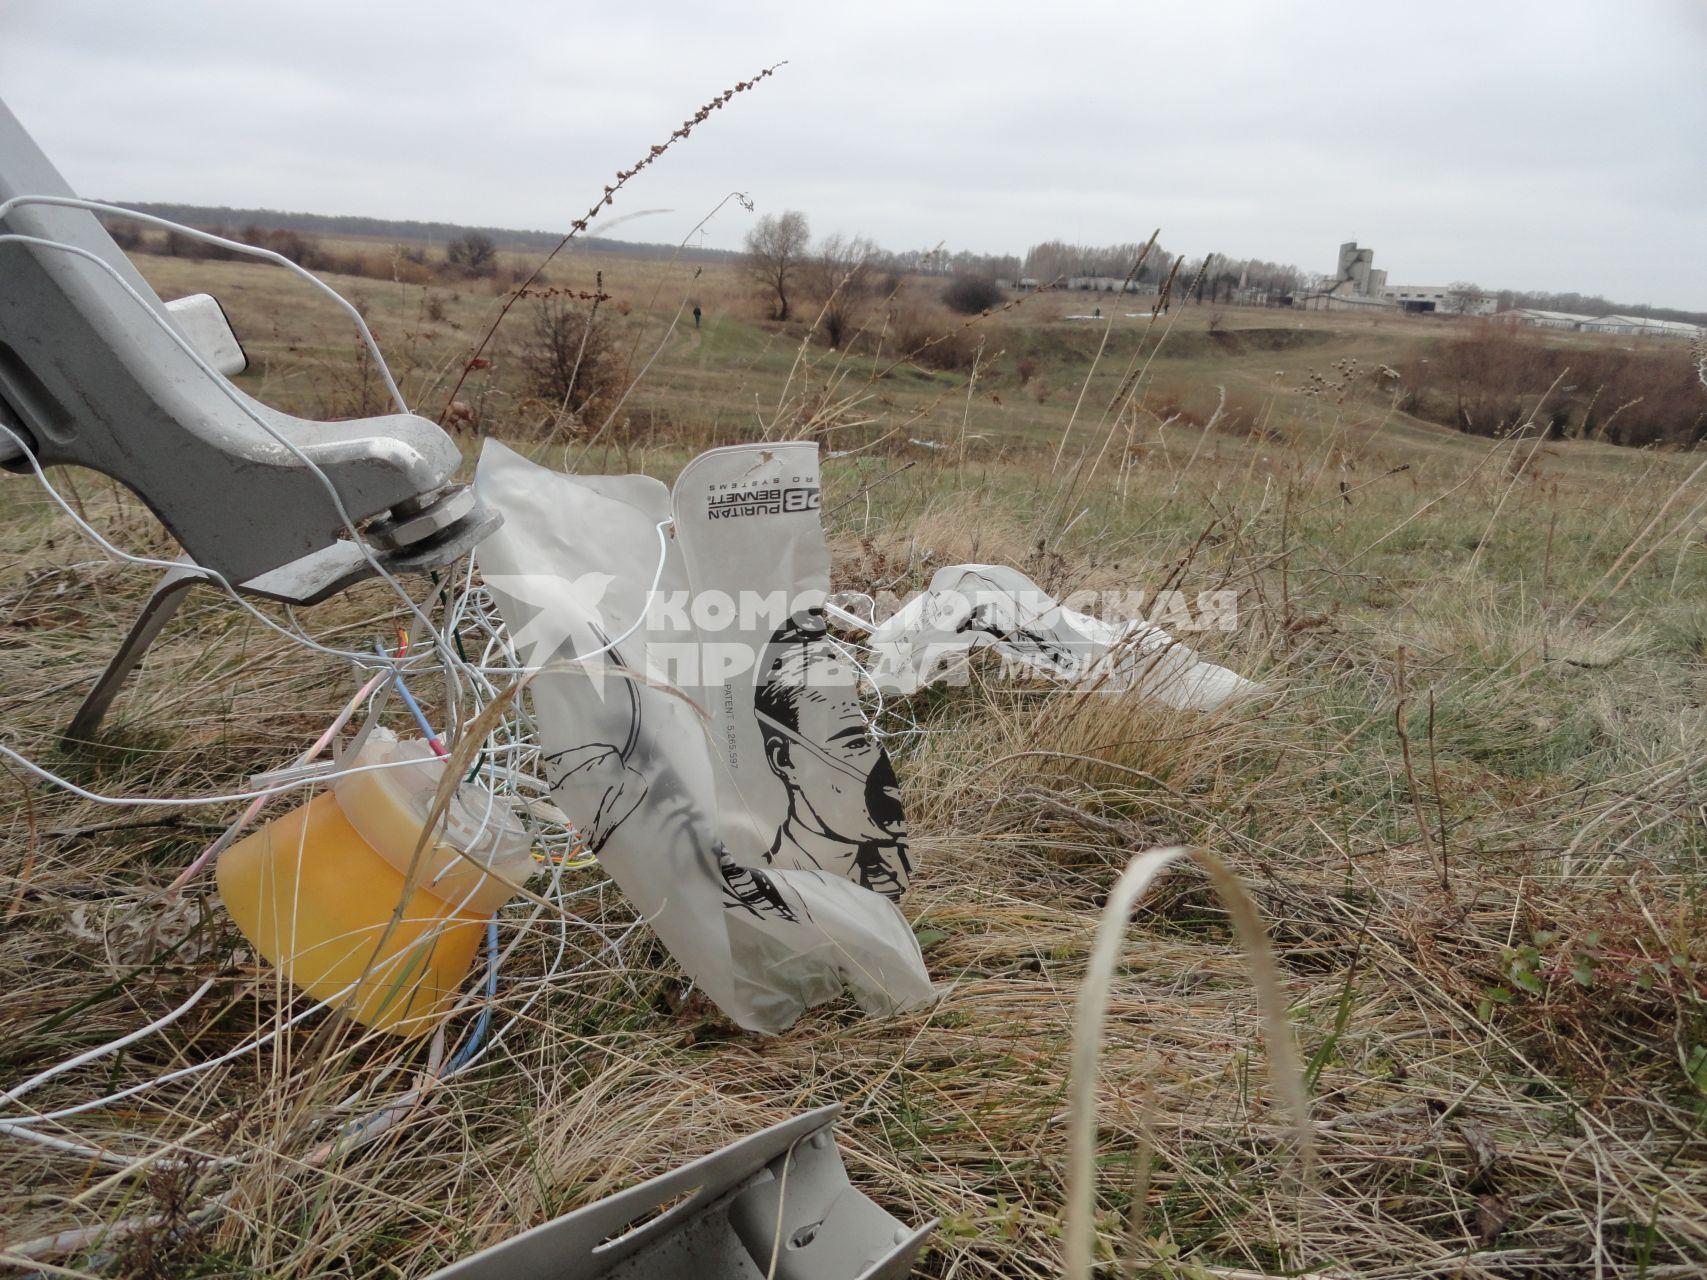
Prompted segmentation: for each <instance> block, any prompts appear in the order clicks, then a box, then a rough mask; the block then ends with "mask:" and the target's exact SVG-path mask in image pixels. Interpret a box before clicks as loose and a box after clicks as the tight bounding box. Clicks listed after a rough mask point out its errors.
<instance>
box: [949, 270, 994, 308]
mask: <svg viewBox="0 0 1707 1280" xmlns="http://www.w3.org/2000/svg"><path fill="white" fill-rule="evenodd" d="M1006 300H1007V295H1006V294H1005V293H1003V292H1002V286H1001V285H999V284H997V283H996V281H995V278H994V277H993V276H957V277H956V278H955V279H954V280H952V281H950V282H949V285H948V288H946V289H944V290H943V291H942V301H943V305H944V306H946V307H948V308H949V310H951V311H958V312H959V313H960V314H961V315H963V316H975V315H978V314H979V313H980V312H983V311H988V310H989V309H990V308H991V307H997V306H1000V305H1001V304H1002V303H1003V302H1005V301H1006Z"/></svg>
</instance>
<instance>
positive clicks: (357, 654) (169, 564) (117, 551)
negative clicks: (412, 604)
mask: <svg viewBox="0 0 1707 1280" xmlns="http://www.w3.org/2000/svg"><path fill="white" fill-rule="evenodd" d="M0 432H5V434H6V435H7V436H8V437H9V438H10V439H11V440H12V441H13V442H14V443H16V444H17V445H18V447H19V448H20V449H22V450H23V455H24V461H25V462H27V463H29V465H30V470H31V471H32V472H34V474H35V477H36V479H37V480H38V481H39V482H40V483H41V486H42V488H43V489H44V490H45V491H46V492H47V495H48V497H49V498H51V499H53V502H54V505H56V506H57V507H58V508H59V509H60V510H61V511H63V512H64V513H65V514H66V515H67V516H69V517H70V518H71V522H72V523H73V524H75V525H76V526H77V528H78V529H79V530H80V531H81V532H82V533H83V534H84V535H85V536H87V537H88V538H89V539H91V540H92V541H93V542H94V543H95V544H96V545H97V546H98V547H100V548H101V549H102V550H103V551H106V552H109V553H110V554H112V555H114V556H117V557H118V558H119V559H120V560H124V561H127V562H128V563H130V564H136V565H141V566H143V567H144V568H149V569H168V570H171V569H188V568H191V567H192V566H191V565H187V564H185V563H184V562H183V561H181V560H157V559H155V558H154V557H153V556H142V555H137V554H136V553H134V552H131V551H126V550H125V549H124V548H122V547H118V546H114V545H113V544H112V543H111V542H109V541H107V539H106V538H105V537H103V536H102V534H101V531H100V530H99V529H97V528H95V526H94V525H92V524H90V523H89V522H88V521H87V520H85V519H84V518H83V517H82V516H80V515H78V514H77V512H76V510H75V509H74V508H73V507H72V505H71V504H70V503H69V502H67V501H66V499H65V495H64V494H62V493H60V491H59V490H58V489H57V488H55V487H54V484H53V482H52V481H51V480H49V479H48V478H47V472H45V471H44V470H42V465H41V462H40V461H39V460H38V459H37V458H36V455H35V453H34V451H33V450H31V448H30V446H29V442H28V441H26V440H25V439H24V438H23V437H22V436H20V435H19V434H18V433H17V432H16V431H13V430H12V428H11V427H9V426H7V425H6V424H5V423H4V422H0ZM193 567H194V568H195V570H196V571H197V572H198V573H202V574H206V575H207V577H208V578H209V579H211V580H212V581H213V583H214V584H215V585H216V586H219V587H223V588H224V589H225V590H226V591H227V592H228V593H230V595H231V598H232V599H233V600H235V601H236V602H237V603H238V605H239V606H241V607H242V608H243V609H244V610H245V611H246V612H248V613H249V614H251V615H253V616H254V617H255V618H257V619H258V620H259V621H260V622H261V623H262V624H263V625H265V626H267V627H268V628H270V629H271V630H273V631H276V632H278V633H279V634H280V635H281V636H283V637H285V639H287V640H290V641H292V642H293V643H296V644H300V645H303V646H305V647H307V648H310V649H314V650H316V651H318V652H320V653H324V654H328V655H330V656H331V657H334V658H340V659H343V660H345V661H349V662H358V661H360V662H369V663H373V662H378V661H383V660H382V659H380V658H379V655H377V654H375V653H374V652H373V650H371V649H367V650H354V649H332V648H329V647H327V646H326V645H323V644H321V643H320V642H319V641H317V640H314V639H312V638H310V637H309V636H307V635H304V634H303V633H301V632H300V631H292V630H291V629H290V628H289V627H284V626H280V625H279V624H278V623H277V622H276V621H274V620H273V619H272V618H270V617H268V616H267V615H266V614H265V613H263V612H262V611H261V610H260V609H257V608H256V607H255V606H254V605H253V604H251V603H250V602H249V601H248V600H246V599H245V598H244V597H243V596H242V595H241V594H240V593H239V592H238V591H237V589H236V588H235V587H233V586H232V585H231V582H230V580H229V579H227V578H226V577H225V576H224V575H223V574H221V573H219V572H218V571H217V570H214V569H207V568H203V567H202V566H201V565H194V566H193Z"/></svg>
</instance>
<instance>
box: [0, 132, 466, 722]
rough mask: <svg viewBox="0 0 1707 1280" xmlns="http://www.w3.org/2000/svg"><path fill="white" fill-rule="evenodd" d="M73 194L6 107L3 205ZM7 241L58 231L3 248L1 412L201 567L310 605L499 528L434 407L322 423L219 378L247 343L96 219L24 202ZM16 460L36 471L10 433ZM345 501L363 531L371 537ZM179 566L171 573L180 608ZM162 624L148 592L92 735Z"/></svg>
mask: <svg viewBox="0 0 1707 1280" xmlns="http://www.w3.org/2000/svg"><path fill="white" fill-rule="evenodd" d="M71 195H72V192H71V189H70V187H68V186H67V185H66V183H65V180H64V179H63V178H61V177H60V175H59V174H58V173H57V172H56V171H55V169H54V168H53V166H52V164H51V163H49V161H48V159H47V157H46V156H45V155H43V154H42V152H41V149H40V148H39V147H37V146H36V144H35V141H34V140H33V139H32V138H31V137H30V135H29V134H28V133H27V132H26V131H25V130H24V128H23V126H22V125H20V124H19V123H18V121H17V119H16V117H14V116H13V115H12V113H11V112H10V111H9V110H8V109H7V108H6V106H5V104H4V103H3V102H0V204H3V203H4V202H6V201H8V200H11V199H13V198H14V197H18V196H49V197H53V196H61V197H64V196H71ZM0 235H13V236H27V237H32V238H34V239H35V240H37V241H46V242H49V243H47V244H40V243H37V244H31V243H20V242H19V241H16V240H12V241H5V240H0V423H4V424H5V425H6V426H7V427H8V428H9V430H10V431H11V432H12V433H15V434H16V435H17V436H19V437H21V439H22V440H23V446H24V447H25V448H27V449H28V450H29V452H30V453H32V454H33V455H34V457H35V459H36V461H37V462H39V463H40V464H42V465H43V466H49V465H53V464H55V463H71V464H76V465H78V466H85V467H90V468H93V469H94V470H96V471H100V472H102V473H104V474H106V475H109V476H111V477H112V478H113V479H115V480H118V481H119V482H121V483H122V484H124V485H126V486H127V487H129V488H130V489H132V490H134V491H135V492H136V493H137V495H138V496H139V497H141V498H142V500H143V501H144V502H145V503H147V504H148V506H149V508H150V509H151V510H152V511H153V512H154V514H155V515H156V516H158V517H159V518H160V521H161V523H162V524H164V525H165V526H166V528H167V529H168V530H170V532H171V533H172V536H173V537H175V538H176V539H177V540H178V542H179V543H180V544H181V545H182V546H183V548H184V550H185V552H187V553H188V555H189V558H190V560H191V561H192V562H193V564H194V566H195V568H197V569H199V570H201V571H203V572H202V573H201V575H200V576H201V577H203V578H207V577H209V576H210V575H209V573H208V572H207V571H211V573H212V574H217V575H218V576H220V577H223V578H224V579H225V580H226V581H228V582H230V583H232V584H234V585H236V586H237V587H238V588H239V589H240V590H243V591H245V592H249V593H251V594H255V595H259V596H263V597H266V598H271V599H278V600H286V601H289V602H291V603H299V604H307V603H312V602H313V601H314V600H318V599H323V598H324V597H325V596H326V595H328V594H330V593H332V592H334V591H338V590H341V589H342V588H343V587H345V586H348V585H349V584H350V583H351V582H353V581H355V580H357V579H359V578H362V577H366V576H370V575H372V574H374V573H377V572H378V568H377V567H376V566H383V567H384V568H385V570H386V571H387V572H392V571H405V570H408V571H415V570H425V569H432V568H438V567H440V566H443V565H445V564H448V563H450V562H451V561H453V560H455V559H457V558H459V557H460V556H462V555H464V554H466V553H467V552H468V550H470V549H471V548H472V547H473V546H474V544H475V543H477V542H478V541H479V540H480V539H481V538H482V537H484V536H485V535H486V534H487V533H489V532H490V531H491V530H492V529H493V528H495V527H496V526H497V522H498V517H497V516H496V515H495V514H494V513H492V512H490V511H488V510H486V509H485V508H483V507H481V506H479V505H478V504H476V503H475V502H474V501H473V500H472V496H471V495H470V494H468V493H467V491H466V489H465V487H464V486H460V485H455V484H453V483H452V477H453V475H454V473H455V471H456V469H457V467H458V466H459V465H460V463H461V462H462V455H461V453H460V452H459V451H458V449H457V447H456V445H455V443H454V442H453V441H452V440H451V439H450V437H449V436H447V435H446V434H445V433H444V432H443V431H442V430H440V429H439V427H438V426H437V425H436V424H434V423H432V422H429V421H427V420H426V419H425V418H420V417H417V416H415V415H413V414H408V413H396V414H390V415H387V416H384V417H376V418H364V419H360V420H357V421H351V422H311V421H308V420H306V419H302V418H296V417H292V416H291V415H289V414H286V413H281V412H279V411H277V410H275V409H271V408H268V407H267V406H266V405H264V404H262V403H260V402H259V401H257V400H254V399H252V398H251V397H249V396H247V395H245V394H244V393H243V392H242V391H241V390H239V389H238V388H237V387H235V386H234V385H232V384H231V383H230V382H228V381H226V379H225V377H223V376H220V374H221V373H230V372H236V371H237V370H238V369H240V368H241V367H242V364H241V363H240V361H241V360H242V359H243V355H242V348H241V345H240V344H238V343H237V341H236V338H235V335H233V334H232V333H231V328H230V325H229V324H227V323H226V322H225V318H224V315H223V312H220V310H219V305H218V303H217V302H214V301H213V299H211V298H206V297H205V295H202V296H199V297H197V298H191V299H186V300H182V301H180V302H179V303H175V304H166V303H163V302H161V301H160V299H159V297H158V296H157V295H156V294H155V293H154V291H153V290H152V289H151V288H149V286H148V284H147V282H146V281H145V280H144V279H143V278H142V276H141V275H140V274H139V273H138V272H137V270H136V268H135V267H134V266H132V264H131V262H130V260H129V259H128V258H126V257H125V255H124V254H123V253H122V252H120V250H119V248H118V246H117V245H116V244H114V243H113V240H112V237H111V236H109V235H108V234H107V233H106V231H105V229H103V227H102V226H101V224H100V222H99V221H98V220H97V219H96V218H95V216H94V214H92V213H90V212H88V211H87V210H83V209H75V208H67V207H64V206H58V205H50V204H34V203H26V204H19V205H16V206H14V207H13V208H12V209H11V210H10V212H8V213H7V214H6V215H5V217H4V218H3V219H0ZM53 245H58V246H71V247H72V248H73V249H77V250H82V251H83V252H84V253H85V254H87V255H90V256H92V257H93V258H94V259H96V260H98V261H91V260H90V257H87V256H79V254H78V253H75V252H67V251H66V250H65V249H63V248H54V247H50V246H53ZM102 264H104V265H102ZM127 286H128V288H127ZM179 339H182V345H181V344H180V341H179ZM186 346H188V347H189V350H186V349H185V348H186ZM192 352H194V353H195V354H192ZM197 355H199V356H200V357H201V361H202V362H205V364H206V365H207V366H208V367H204V364H203V363H202V362H198V360H197V358H196V356H197ZM210 369H211V370H212V371H213V372H210ZM287 442H288V443H287ZM0 467H5V468H7V469H9V470H13V471H23V470H28V469H29V468H28V466H27V459H25V458H24V457H23V456H22V455H21V453H20V451H19V447H18V445H17V444H16V443H15V442H14V441H13V440H12V438H11V436H10V435H6V434H3V433H0ZM334 493H335V494H336V500H335V499H334V496H333V495H334ZM339 502H341V503H342V504H343V507H344V511H345V513H347V514H348V516H349V518H350V520H351V521H354V522H356V523H357V524H358V525H364V526H365V527H364V528H362V529H360V530H358V532H357V535H356V537H358V538H359V539H360V541H356V540H354V539H352V536H351V533H350V530H349V528H348V526H347V525H346V522H345V520H344V518H343V515H341V514H340V513H339V511H338V503H339ZM370 522H371V523H370ZM182 577H183V575H172V576H171V577H170V578H169V579H168V581H167V582H165V583H162V591H163V592H164V595H165V600H166V603H165V604H164V606H163V610H164V614H165V615H169V614H170V611H171V608H172V607H173V606H174V604H175V602H176V600H177V599H178V598H179V597H180V596H181V594H182V588H181V585H180V583H181V580H182ZM164 621H165V617H164V616H162V605H161V604H160V603H159V601H158V600H156V601H151V602H150V609H149V614H148V615H145V617H144V619H143V620H142V622H140V623H139V624H138V626H137V628H135V629H134V630H133V631H132V635H131V639H130V641H127V645H126V649H125V650H124V651H121V653H120V654H119V655H118V657H117V658H115V660H114V665H113V667H112V668H109V670H108V675H107V677H106V678H104V679H103V681H102V684H101V685H98V686H97V688H96V690H95V693H94V694H92V695H91V698H90V701H89V702H87V703H85V706H84V709H83V712H82V713H80V714H79V717H78V722H79V725H80V727H81V728H82V729H83V730H84V731H87V730H89V729H92V728H93V727H94V725H95V724H96V723H98V722H99V720H100V716H101V714H102V712H104V711H105V709H106V702H107V701H110V699H111V695H112V693H113V692H116V689H117V681H115V680H113V679H112V677H113V676H114V674H115V672H116V674H117V679H118V680H120V681H122V679H123V675H124V671H126V670H128V669H129V668H130V667H131V666H134V665H135V663H136V661H137V659H138V658H140V656H141V650H142V649H144V648H146V647H147V642H148V640H150V639H152V637H153V634H154V632H156V631H158V629H159V626H160V625H162V624H163V623H164ZM121 668H122V669H121ZM103 689H104V690H105V696H104V698H103V697H102V696H101V695H102V692H103Z"/></svg>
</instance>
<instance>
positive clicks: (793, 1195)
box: [429, 1106, 936, 1280]
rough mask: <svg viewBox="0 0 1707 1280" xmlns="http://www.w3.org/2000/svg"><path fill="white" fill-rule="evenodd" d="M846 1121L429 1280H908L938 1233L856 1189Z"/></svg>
mask: <svg viewBox="0 0 1707 1280" xmlns="http://www.w3.org/2000/svg"><path fill="white" fill-rule="evenodd" d="M840 1114H841V1107H840V1106H829V1107H821V1108H820V1109H818V1110H817V1111H810V1112H807V1113H806V1114H805V1115H803V1116H796V1117H795V1118H794V1119H792V1120H786V1121H784V1122H783V1123H782V1124H779V1125H776V1126H774V1127H772V1128H769V1129H766V1130H764V1131H763V1132H760V1133H755V1134H752V1135H751V1136H749V1137H746V1138H742V1139H740V1140H739V1141H738V1142H734V1143H731V1144H730V1145H729V1146H727V1147H724V1148H723V1149H722V1150H721V1151H714V1152H712V1153H711V1154H710V1155H708V1156H702V1157H701V1158H700V1159H698V1160H695V1161H693V1162H692V1163H691V1164H686V1165H683V1166H682V1167H681V1168H679V1169H674V1170H671V1171H670V1172H669V1173H666V1174H661V1175H660V1176H658V1177H656V1178H653V1179H652V1180H651V1181H649V1182H643V1183H641V1184H640V1185H639V1186H637V1187H631V1188H630V1189H629V1190H627V1191H621V1192H618V1193H617V1194H616V1195H614V1196H610V1197H608V1198H607V1199H604V1200H600V1201H599V1202H598V1203H597V1204H590V1205H588V1206H587V1207H586V1208H584V1209H577V1210H576V1211H575V1212H574V1213H570V1214H566V1215H565V1216H563V1217H561V1218H557V1219H555V1220H553V1221H551V1222H547V1223H545V1224H544V1225H543V1226H538V1227H535V1228H534V1229H533V1230H531V1231H525V1232H523V1233H522V1234H521V1235H519V1236H517V1237H515V1239H513V1240H506V1241H505V1242H504V1243H502V1244H499V1245H494V1246H493V1247H492V1248H490V1249H487V1250H484V1251H483V1252H481V1253H477V1254H475V1255H474V1256H473V1257H470V1258H465V1259H463V1260H462V1261H461V1262H458V1263H455V1264H453V1265H451V1266H449V1267H446V1268H445V1269H444V1270H443V1271H439V1272H436V1273H435V1274H434V1275H433V1276H432V1277H430V1278H429V1280H765V1277H767V1276H769V1277H773V1278H774V1280H899V1278H900V1277H903V1276H907V1275H910V1274H912V1270H913V1260H914V1258H915V1257H916V1256H917V1255H918V1252H919V1249H920V1248H921V1247H923V1245H924V1243H925V1241H926V1240H927V1239H928V1238H929V1236H930V1233H931V1231H932V1229H933V1228H934V1227H935V1226H936V1222H935V1221H934V1220H933V1221H931V1222H928V1223H926V1224H925V1225H924V1226H922V1227H919V1228H916V1229H915V1228H913V1227H908V1226H905V1225H903V1224H902V1223H901V1222H900V1221H898V1220H897V1219H895V1218H892V1217H891V1216H890V1215H889V1214H887V1213H885V1212H884V1211H883V1210H882V1209H880V1208H878V1207H877V1205H875V1204H874V1203H872V1201H871V1200H869V1199H868V1198H866V1197H865V1196H864V1195H862V1194H861V1193H860V1192H859V1191H857V1190H856V1189H855V1188H854V1187H853V1186H852V1185H851V1184H850V1183H849V1182H848V1175H847V1170H846V1169H845V1168H843V1166H842V1156H841V1152H840V1151H838V1150H837V1148H836V1138H835V1134H834V1132H833V1128H834V1125H835V1121H836V1117H837V1116H838V1115H840ZM684 1196H685V1197H686V1198H685V1199H683V1198H682V1197H684ZM672 1201H679V1203H676V1204H674V1205H672V1204H671V1202H672ZM666 1206H670V1207H666Z"/></svg>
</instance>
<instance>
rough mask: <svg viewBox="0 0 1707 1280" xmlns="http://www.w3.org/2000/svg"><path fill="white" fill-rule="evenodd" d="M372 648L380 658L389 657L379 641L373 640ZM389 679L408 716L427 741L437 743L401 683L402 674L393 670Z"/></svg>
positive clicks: (417, 707) (415, 704)
mask: <svg viewBox="0 0 1707 1280" xmlns="http://www.w3.org/2000/svg"><path fill="white" fill-rule="evenodd" d="M373 647H374V650H375V651H376V652H377V653H378V654H379V656H380V657H382V658H385V657H389V656H390V655H389V654H387V653H386V652H385V646H384V645H382V644H381V643H380V642H379V641H377V640H375V641H374V642H373ZM391 678H392V679H393V680H394V681H396V683H397V693H398V696H399V697H401V698H402V699H403V705H404V706H406V707H408V708H409V714H410V715H412V716H414V717H415V723H416V724H418V725H420V726H421V732H422V733H424V734H425V735H426V736H427V741H428V742H437V741H438V738H439V735H438V734H436V733H434V732H433V726H432V725H430V724H428V723H427V717H426V715H425V713H423V712H422V710H421V704H420V703H418V702H416V701H415V695H414V694H412V693H410V692H409V686H408V685H406V684H404V683H403V673H402V672H401V671H399V670H397V669H395V668H393V669H392V672H391Z"/></svg>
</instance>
